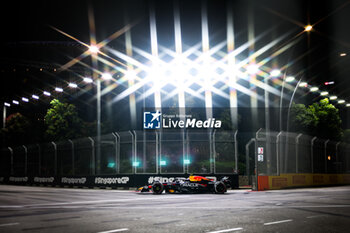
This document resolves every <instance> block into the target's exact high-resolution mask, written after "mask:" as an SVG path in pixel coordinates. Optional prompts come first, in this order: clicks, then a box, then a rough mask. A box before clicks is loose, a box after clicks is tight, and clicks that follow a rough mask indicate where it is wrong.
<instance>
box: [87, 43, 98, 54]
mask: <svg viewBox="0 0 350 233" xmlns="http://www.w3.org/2000/svg"><path fill="white" fill-rule="evenodd" d="M89 51H90V53H94V54H96V53H98V52H99V49H98V47H97V46H96V45H91V46H90V47H89Z"/></svg>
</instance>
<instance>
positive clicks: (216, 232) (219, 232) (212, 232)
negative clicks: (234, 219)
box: [207, 227, 243, 233]
mask: <svg viewBox="0 0 350 233" xmlns="http://www.w3.org/2000/svg"><path fill="white" fill-rule="evenodd" d="M240 230H243V228H242V227H237V228H231V229H225V230H219V231H210V232H207V233H222V232H232V231H240Z"/></svg>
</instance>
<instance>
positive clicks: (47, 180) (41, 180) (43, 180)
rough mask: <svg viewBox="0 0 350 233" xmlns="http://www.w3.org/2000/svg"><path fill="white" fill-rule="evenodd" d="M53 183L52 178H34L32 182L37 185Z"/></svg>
mask: <svg viewBox="0 0 350 233" xmlns="http://www.w3.org/2000/svg"><path fill="white" fill-rule="evenodd" d="M54 181H55V178H54V177H34V182H37V183H53V182H54Z"/></svg>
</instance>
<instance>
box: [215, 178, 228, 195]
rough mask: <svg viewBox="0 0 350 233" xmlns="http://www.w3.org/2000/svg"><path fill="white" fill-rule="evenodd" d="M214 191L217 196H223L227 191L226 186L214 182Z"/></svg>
mask: <svg viewBox="0 0 350 233" xmlns="http://www.w3.org/2000/svg"><path fill="white" fill-rule="evenodd" d="M214 191H215V193H217V194H224V193H225V192H226V191H227V189H226V185H225V184H224V182H222V181H218V182H215V184H214Z"/></svg>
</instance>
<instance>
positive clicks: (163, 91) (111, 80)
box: [22, 9, 347, 111]
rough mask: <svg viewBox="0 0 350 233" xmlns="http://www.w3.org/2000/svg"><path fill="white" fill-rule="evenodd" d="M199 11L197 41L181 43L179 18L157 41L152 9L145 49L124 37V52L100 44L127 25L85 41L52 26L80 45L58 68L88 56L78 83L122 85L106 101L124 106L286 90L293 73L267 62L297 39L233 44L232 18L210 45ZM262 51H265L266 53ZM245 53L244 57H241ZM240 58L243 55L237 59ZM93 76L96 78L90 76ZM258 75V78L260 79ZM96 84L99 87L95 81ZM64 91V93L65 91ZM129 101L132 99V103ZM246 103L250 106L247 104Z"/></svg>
mask: <svg viewBox="0 0 350 233" xmlns="http://www.w3.org/2000/svg"><path fill="white" fill-rule="evenodd" d="M151 11H152V10H151ZM177 11H179V10H177ZM205 11H206V10H204V9H203V12H202V13H203V14H202V19H201V20H202V24H201V27H202V28H201V29H202V39H201V41H198V42H197V44H194V45H193V46H188V45H185V44H183V43H182V37H181V22H180V18H176V17H174V22H175V26H174V30H175V33H174V36H175V44H174V46H175V48H172V47H171V46H170V47H164V46H162V45H160V44H158V39H157V35H158V34H157V28H156V21H155V19H156V17H155V12H153V11H152V12H150V19H149V23H150V25H149V26H150V47H151V48H150V51H149V52H148V51H145V50H142V49H141V48H139V47H136V46H133V45H132V43H131V41H132V40H131V39H130V38H129V39H130V40H128V39H127V40H126V42H125V48H126V52H125V53H123V52H121V51H118V50H116V49H113V48H112V47H107V46H106V45H107V44H108V43H109V42H110V41H112V40H114V39H116V38H117V37H119V36H121V35H123V34H124V33H126V32H128V31H130V29H131V28H132V27H133V25H132V24H131V25H125V26H124V27H123V28H121V29H120V30H118V31H116V32H115V33H113V34H112V35H110V36H109V37H107V38H106V39H104V40H103V41H101V42H97V41H96V37H95V35H91V38H90V39H91V40H90V42H91V44H87V43H84V42H82V41H79V40H78V39H77V38H75V37H74V36H71V35H69V34H67V33H65V32H63V31H61V30H59V29H57V28H54V27H52V28H53V29H54V30H56V31H57V32H59V33H61V34H63V35H64V36H66V37H68V38H70V39H72V40H75V41H76V42H78V43H80V44H81V45H83V46H85V47H86V50H85V51H84V52H83V53H82V54H81V55H79V56H77V57H76V58H73V59H72V60H71V61H69V62H67V63H66V64H64V65H63V66H62V67H61V70H69V68H70V67H71V66H73V65H75V64H77V63H80V64H82V65H85V66H86V67H90V65H89V64H86V63H84V62H83V58H85V57H87V56H91V59H92V64H93V65H92V67H90V68H91V70H93V76H92V77H83V78H82V79H83V82H84V86H82V87H85V86H86V84H90V83H94V81H96V80H97V81H100V80H102V81H103V80H106V81H108V82H106V83H107V84H111V85H108V86H107V85H106V87H105V90H102V91H101V92H97V93H102V95H103V94H106V93H108V92H110V91H112V90H113V89H114V88H116V87H118V86H120V85H122V86H123V87H125V89H122V90H121V91H120V92H118V95H116V96H115V97H114V98H113V99H112V103H114V102H117V101H121V100H122V99H124V98H128V97H129V100H130V106H131V105H135V104H136V102H137V101H141V100H144V99H145V98H147V97H149V96H152V95H153V96H154V103H155V107H161V106H162V101H164V100H168V99H170V98H172V97H174V96H178V100H179V104H178V106H179V107H185V102H186V101H185V96H186V95H190V96H194V97H197V98H199V99H200V100H203V101H204V102H205V106H206V107H210V108H211V107H213V104H215V102H214V100H213V96H214V95H215V96H219V97H221V98H224V99H226V100H229V101H230V106H231V107H233V108H234V107H237V106H238V100H237V99H238V98H237V92H238V91H239V92H240V93H243V94H245V95H248V96H250V97H251V99H257V100H260V101H265V99H264V98H263V97H261V96H260V95H258V93H257V89H258V88H260V89H263V90H264V91H266V93H267V94H273V95H276V96H279V95H280V94H281V92H280V90H278V89H277V88H276V86H280V85H281V84H282V82H283V85H284V82H286V83H287V84H286V88H289V89H291V88H292V85H290V84H291V83H293V82H295V81H296V79H295V77H294V76H287V77H285V78H283V80H282V81H281V79H282V77H281V76H282V73H283V72H284V70H286V67H288V65H289V64H286V65H285V66H283V68H282V69H275V68H276V65H275V64H274V65H273V69H272V68H271V67H268V64H270V63H271V62H272V61H273V60H274V59H275V58H276V57H277V56H279V55H280V54H282V53H284V52H285V51H287V50H288V48H290V47H292V46H294V45H295V44H296V43H297V40H295V41H293V42H289V43H287V44H286V43H285V38H286V37H284V36H280V37H278V38H276V39H274V40H273V41H271V42H269V43H268V44H265V45H263V46H262V47H261V48H254V49H251V47H252V46H253V45H254V44H251V43H255V42H256V41H258V40H260V39H261V38H263V37H264V36H265V35H258V36H257V37H256V38H254V40H252V41H254V42H250V41H249V42H247V43H245V44H243V45H241V46H240V47H235V44H236V43H234V42H235V39H234V36H235V32H234V30H233V29H234V28H233V21H232V22H231V21H230V22H229V20H228V22H227V38H226V39H224V40H222V41H221V42H218V43H217V44H211V43H209V41H210V36H209V30H208V18H207V14H206V13H205ZM174 13H176V14H174V15H180V14H179V13H180V12H174ZM204 13H205V14H204ZM228 18H230V17H228ZM92 19H93V16H91V21H90V22H92V21H93V20H92ZM91 29H92V30H91V31H95V28H93V27H92V26H91ZM311 31H313V26H312V25H305V27H304V31H303V32H302V33H306V32H307V33H310V32H311ZM302 33H301V34H302ZM301 34H298V35H297V36H299V35H301ZM279 45H281V46H279ZM253 47H254V46H253ZM277 47H278V48H279V49H277V50H276V49H274V48H277ZM253 50H255V51H253ZM271 50H272V51H271ZM268 51H270V52H271V53H270V54H268ZM246 52H248V53H246ZM246 54H249V56H248V57H247V55H246ZM262 56H264V57H262ZM242 57H243V59H241V58H242ZM97 63H103V65H104V66H105V67H106V71H110V72H104V73H103V72H100V71H98V70H97V67H99V64H97ZM291 63H292V62H291ZM116 72H119V73H122V74H123V75H122V77H119V76H117V75H115V73H116ZM96 74H98V75H97V76H98V77H96V76H95V75H96ZM261 78H264V81H262V79H261ZM240 80H244V81H248V82H249V85H243V84H242V82H239V81H240ZM267 80H271V82H267ZM270 83H272V84H270ZM98 84H99V82H98ZM97 86H98V88H101V86H100V85H96V87H97ZM78 87H80V83H68V88H69V89H79V88H78ZM297 87H300V88H307V90H309V91H310V92H313V93H319V94H320V95H321V96H328V94H329V93H328V92H325V91H322V92H321V91H319V88H318V87H315V86H311V85H309V84H308V83H307V82H298V86H297ZM64 88H65V87H64ZM64 88H61V87H56V88H55V89H54V90H55V92H64ZM65 93H66V94H68V93H71V91H68V92H65ZM135 93H139V95H137V96H135ZM43 95H45V96H51V93H50V92H48V91H44V92H43ZM34 96H35V97H34ZM99 97H100V96H99ZM135 97H136V98H135ZM32 98H33V99H39V96H36V95H32ZM162 98H163V99H162ZM22 100H23V99H22ZM132 100H133V101H136V102H133V103H132V102H131V101H132ZM28 101H29V99H28ZM252 102H253V101H251V103H252ZM338 103H339V101H338ZM346 106H347V105H346ZM252 107H254V106H253V105H252ZM130 111H131V109H130Z"/></svg>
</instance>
